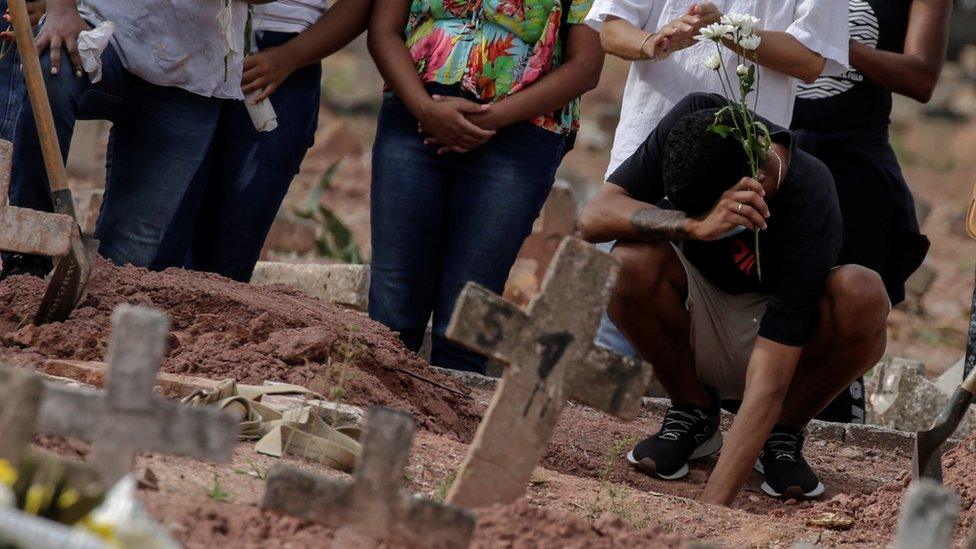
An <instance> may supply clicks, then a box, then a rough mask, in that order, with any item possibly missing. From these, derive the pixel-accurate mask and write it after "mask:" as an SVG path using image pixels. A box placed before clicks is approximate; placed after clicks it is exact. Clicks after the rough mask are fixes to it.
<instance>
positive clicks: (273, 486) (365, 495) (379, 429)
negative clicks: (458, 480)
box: [261, 407, 475, 548]
mask: <svg viewBox="0 0 976 549" xmlns="http://www.w3.org/2000/svg"><path fill="white" fill-rule="evenodd" d="M413 432H414V424H413V418H411V416H410V414H407V413H404V412H399V411H396V410H391V409H389V408H382V407H374V408H371V409H370V411H369V414H368V415H367V417H366V430H365V432H364V433H363V451H362V456H361V457H360V460H359V464H358V465H357V467H356V471H355V473H354V476H353V481H352V482H349V481H346V480H341V479H336V478H329V477H325V476H322V475H318V474H315V473H312V472H308V471H301V470H298V469H294V468H291V467H287V466H284V465H278V466H276V467H275V468H274V469H272V470H271V473H270V474H269V475H268V484H267V488H266V490H265V493H264V500H263V501H262V503H261V506H262V507H263V508H264V509H271V510H274V511H277V512H280V513H285V514H288V515H293V516H296V517H299V518H302V519H305V520H311V521H315V522H318V523H321V524H324V525H326V526H328V527H331V528H335V529H337V532H336V541H335V542H334V544H333V546H334V547H350V548H352V547H376V546H378V545H379V543H380V542H381V541H383V542H391V543H399V544H406V545H410V546H414V547H425V548H426V547H437V548H455V547H457V548H464V547H467V546H468V544H469V542H470V540H471V534H472V532H473V531H474V524H475V518H474V515H472V514H471V513H470V512H468V511H465V510H463V509H459V508H456V507H451V506H448V505H442V504H440V503H436V502H434V501H431V500H427V499H423V498H421V497H418V496H413V495H411V494H408V493H406V492H404V491H403V490H401V488H400V483H401V482H402V480H403V474H404V469H406V466H407V458H408V456H409V454H410V443H411V441H412V440H413Z"/></svg>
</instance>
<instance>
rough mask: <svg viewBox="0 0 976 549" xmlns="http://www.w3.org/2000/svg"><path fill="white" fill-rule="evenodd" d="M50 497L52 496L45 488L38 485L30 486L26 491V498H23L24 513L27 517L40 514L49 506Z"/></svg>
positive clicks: (49, 490)
mask: <svg viewBox="0 0 976 549" xmlns="http://www.w3.org/2000/svg"><path fill="white" fill-rule="evenodd" d="M52 497H54V494H53V493H51V489H50V488H48V487H47V486H41V485H39V484H35V485H33V486H31V487H30V488H28V489H27V497H25V498H24V512H25V513H27V514H29V515H36V514H38V513H40V512H41V510H42V509H45V508H47V507H48V506H49V505H50V504H51V498H52Z"/></svg>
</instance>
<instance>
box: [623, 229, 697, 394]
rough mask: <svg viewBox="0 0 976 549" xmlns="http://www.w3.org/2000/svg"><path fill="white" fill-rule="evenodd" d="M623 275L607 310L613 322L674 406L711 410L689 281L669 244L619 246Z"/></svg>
mask: <svg viewBox="0 0 976 549" xmlns="http://www.w3.org/2000/svg"><path fill="white" fill-rule="evenodd" d="M612 254H613V256H614V257H616V258H617V259H618V260H619V261H620V263H621V269H620V275H619V278H618V280H617V285H616V287H615V288H614V291H613V294H612V296H611V298H610V303H609V305H608V307H607V312H608V313H609V315H610V319H611V320H613V323H614V324H615V325H616V326H617V328H618V329H620V331H621V332H622V333H623V334H624V335H625V336H626V337H627V339H628V340H630V342H631V344H632V345H633V346H634V349H636V350H637V352H638V353H640V355H641V357H643V358H644V359H645V360H647V361H649V362H650V363H651V364H652V365H653V367H654V374H655V375H656V376H657V378H658V380H659V381H660V382H661V385H662V386H663V387H664V390H665V391H667V393H668V396H670V397H671V401H672V402H673V403H675V404H680V405H693V406H701V407H710V406H713V405H714V404H715V403H714V402H713V400H712V397H711V395H710V394H709V393H708V391H706V390H705V387H704V386H703V385H702V384H701V382H699V381H698V376H697V374H696V373H695V363H694V358H693V356H694V355H693V354H692V351H691V342H690V330H691V316H690V315H689V313H688V310H687V308H686V307H685V301H686V299H687V295H688V278H687V276H686V274H685V269H684V266H683V265H682V264H681V260H680V259H678V255H677V253H676V252H675V250H674V248H673V247H672V246H671V244H670V243H668V242H664V241H661V242H653V243H649V242H618V243H617V245H616V246H615V247H614V249H613V252H612Z"/></svg>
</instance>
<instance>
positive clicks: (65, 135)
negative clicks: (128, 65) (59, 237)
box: [3, 47, 127, 276]
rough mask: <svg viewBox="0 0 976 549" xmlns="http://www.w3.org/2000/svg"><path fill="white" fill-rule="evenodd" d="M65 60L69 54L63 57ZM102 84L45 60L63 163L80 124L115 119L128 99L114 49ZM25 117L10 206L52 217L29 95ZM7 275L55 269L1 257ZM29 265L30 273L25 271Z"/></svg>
mask: <svg viewBox="0 0 976 549" xmlns="http://www.w3.org/2000/svg"><path fill="white" fill-rule="evenodd" d="M62 54H63V55H67V54H66V53H64V52H62ZM102 66H103V73H102V80H101V81H100V82H99V83H98V84H91V83H90V82H89V80H88V78H86V77H82V78H79V77H76V76H75V75H74V73H73V72H72V71H61V72H60V73H58V74H56V75H54V74H51V71H50V52H49V51H48V52H45V53H44V54H43V55H42V56H41V72H42V74H43V75H44V80H45V87H46V88H47V95H48V100H49V102H50V105H51V112H52V115H53V118H54V127H55V131H56V132H57V135H58V142H59V145H60V147H61V155H62V157H63V158H67V156H68V147H69V145H70V143H71V136H72V134H73V133H74V126H75V121H77V120H79V119H107V120H112V119H114V118H115V116H116V114H117V110H118V107H119V105H120V103H121V101H122V97H123V95H124V94H125V91H126V88H127V84H126V79H127V77H126V74H127V73H126V71H125V69H124V68H123V67H122V62H121V61H120V60H119V57H118V55H117V54H116V53H115V50H114V49H113V48H112V47H109V48H107V49H106V50H105V52H104V53H103V54H102ZM21 101H22V103H21V105H22V108H21V113H20V116H19V117H18V119H17V124H16V130H15V132H14V152H13V166H12V169H11V178H10V204H11V205H13V206H17V207H21V208H30V209H33V210H38V211H44V212H51V211H53V209H54V206H53V203H52V200H51V187H50V184H49V182H48V177H47V170H46V169H45V167H44V155H43V154H42V152H41V146H40V140H39V137H38V132H37V126H36V124H35V122H34V110H33V107H32V105H31V102H30V99H29V98H28V97H27V95H26V93H25V94H23V95H22V97H21ZM3 262H4V273H5V274H8V273H10V272H12V271H16V272H21V273H23V274H34V275H36V276H43V275H44V274H45V273H47V272H48V271H49V270H50V269H51V260H50V259H49V258H46V257H38V256H25V255H21V254H3ZM25 266H26V268H25Z"/></svg>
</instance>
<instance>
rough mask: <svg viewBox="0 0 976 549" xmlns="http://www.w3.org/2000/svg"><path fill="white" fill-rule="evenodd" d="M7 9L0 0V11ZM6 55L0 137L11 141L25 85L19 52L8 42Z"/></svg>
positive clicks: (1, 64) (0, 79) (0, 80)
mask: <svg viewBox="0 0 976 549" xmlns="http://www.w3.org/2000/svg"><path fill="white" fill-rule="evenodd" d="M6 11H7V0H0V13H3V12H6ZM9 47H10V49H9V50H8V51H7V55H6V56H5V57H4V58H3V59H2V60H0V139H3V140H6V141H13V138H14V127H15V126H16V124H17V118H18V115H20V105H21V102H22V101H23V99H24V95H25V93H26V91H27V87H26V86H25V85H24V75H23V73H21V72H20V54H18V53H17V46H15V45H13V44H10V46H9Z"/></svg>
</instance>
